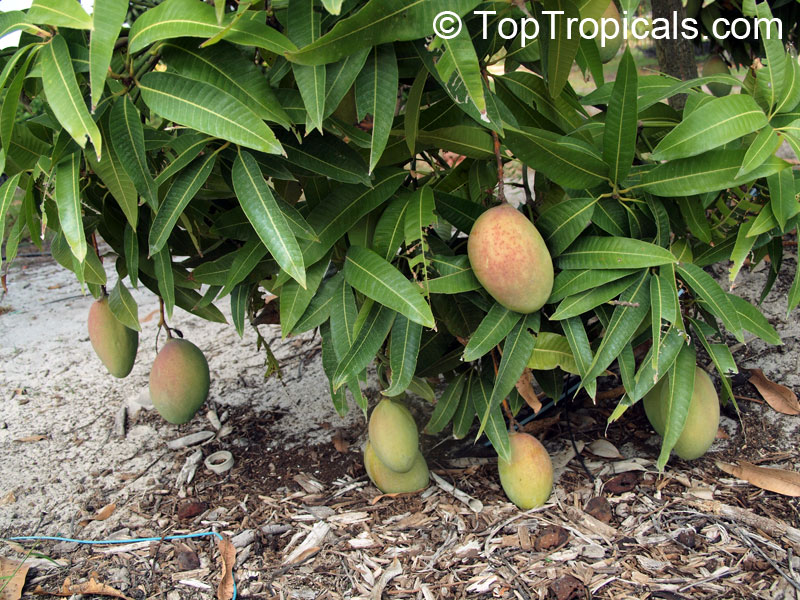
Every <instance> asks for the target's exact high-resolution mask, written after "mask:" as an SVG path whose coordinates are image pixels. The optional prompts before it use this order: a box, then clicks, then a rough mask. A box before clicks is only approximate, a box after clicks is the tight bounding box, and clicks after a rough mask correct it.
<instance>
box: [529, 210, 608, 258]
mask: <svg viewBox="0 0 800 600" xmlns="http://www.w3.org/2000/svg"><path fill="white" fill-rule="evenodd" d="M596 202H597V200H595V199H594V198H568V199H566V200H564V201H563V202H559V203H557V204H554V205H552V206H551V207H550V208H548V209H547V210H545V211H544V212H543V213H542V214H541V216H540V217H539V219H538V220H537V221H536V228H537V229H538V230H539V231H540V232H541V234H542V237H543V238H544V241H545V244H547V247H548V249H549V250H550V254H551V255H552V256H558V255H559V254H561V253H562V252H564V250H566V249H567V248H568V247H569V245H570V244H571V243H572V242H574V241H575V240H576V238H577V237H578V236H579V235H580V233H581V232H582V231H583V230H584V229H586V227H587V226H588V225H589V223H591V221H592V214H593V213H594V207H595V203H596Z"/></svg>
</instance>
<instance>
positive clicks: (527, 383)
mask: <svg viewBox="0 0 800 600" xmlns="http://www.w3.org/2000/svg"><path fill="white" fill-rule="evenodd" d="M516 388H517V391H518V392H519V395H520V396H522V397H523V398H525V402H527V403H528V406H530V407H531V410H532V411H533V412H534V413H538V412H539V411H540V410H542V403H541V402H540V401H539V397H538V396H537V395H536V392H535V391H534V390H533V376H532V375H531V370H530V369H528V368H527V367H526V368H525V370H524V371H523V372H522V375H520V378H519V379H518V380H517V383H516Z"/></svg>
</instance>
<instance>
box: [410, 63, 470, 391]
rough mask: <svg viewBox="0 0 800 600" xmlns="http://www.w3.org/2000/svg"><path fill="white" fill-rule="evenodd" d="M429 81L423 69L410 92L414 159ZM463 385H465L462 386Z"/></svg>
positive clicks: (411, 140)
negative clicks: (420, 114)
mask: <svg viewBox="0 0 800 600" xmlns="http://www.w3.org/2000/svg"><path fill="white" fill-rule="evenodd" d="M427 81H428V70H427V69H425V68H422V69H420V70H419V72H418V73H417V76H416V77H415V78H414V83H412V84H411V89H410V90H409V92H408V100H407V101H406V112H405V117H404V120H403V130H404V131H405V134H406V144H407V145H408V151H409V152H410V153H411V156H412V157H413V156H414V155H415V154H416V147H417V131H419V113H420V106H421V104H422V94H423V92H424V91H425V83H426V82H427ZM462 385H463V384H462Z"/></svg>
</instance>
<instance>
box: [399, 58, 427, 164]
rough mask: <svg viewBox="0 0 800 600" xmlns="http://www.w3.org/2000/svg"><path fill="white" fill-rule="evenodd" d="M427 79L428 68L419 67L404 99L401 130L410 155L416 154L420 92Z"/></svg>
mask: <svg viewBox="0 0 800 600" xmlns="http://www.w3.org/2000/svg"><path fill="white" fill-rule="evenodd" d="M426 81H428V70H427V69H424V68H423V69H420V70H419V72H418V73H417V76H416V77H415V78H414V83H412V84H411V89H410V90H409V92H408V100H407V101H406V112H405V117H404V119H403V130H404V131H405V134H406V144H407V145H408V151H409V152H410V153H411V156H414V155H415V154H416V147H417V131H419V113H420V105H421V104H422V94H423V92H424V91H425V82H426Z"/></svg>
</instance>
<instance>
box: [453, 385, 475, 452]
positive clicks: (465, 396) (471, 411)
mask: <svg viewBox="0 0 800 600" xmlns="http://www.w3.org/2000/svg"><path fill="white" fill-rule="evenodd" d="M478 378H479V376H478V375H476V374H475V373H473V372H470V374H469V376H468V377H467V380H466V382H465V383H464V391H463V393H462V395H461V401H460V402H459V403H458V407H457V408H456V414H454V415H453V437H454V438H455V439H457V440H460V439H461V438H463V437H464V436H466V435H467V434H468V433H469V430H470V428H471V427H472V422H473V421H474V420H475V407H474V405H473V403H472V394H473V387H474V386H476V385H478Z"/></svg>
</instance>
